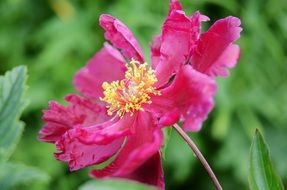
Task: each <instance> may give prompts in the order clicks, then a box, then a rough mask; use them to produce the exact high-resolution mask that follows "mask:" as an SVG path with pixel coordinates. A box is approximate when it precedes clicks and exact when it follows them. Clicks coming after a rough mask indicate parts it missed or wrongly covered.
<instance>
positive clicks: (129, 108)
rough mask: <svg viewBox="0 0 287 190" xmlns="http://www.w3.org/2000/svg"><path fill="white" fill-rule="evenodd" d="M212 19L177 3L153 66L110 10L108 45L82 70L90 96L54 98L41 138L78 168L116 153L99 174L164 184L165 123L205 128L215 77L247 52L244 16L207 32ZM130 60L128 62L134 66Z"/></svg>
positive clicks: (105, 21) (155, 46)
mask: <svg viewBox="0 0 287 190" xmlns="http://www.w3.org/2000/svg"><path fill="white" fill-rule="evenodd" d="M207 20H208V18H207V17H206V16H203V15H201V14H200V13H199V12H196V13H195V14H194V15H192V16H191V17H187V16H186V15H185V13H184V12H183V11H182V8H181V5H180V3H179V2H178V1H177V0H173V1H171V3H170V11H169V15H168V16H167V18H166V20H165V22H164V25H163V29H162V33H161V35H160V36H157V37H155V38H154V41H153V43H152V45H151V56H152V67H151V68H149V66H148V64H147V63H145V62H144V57H143V53H142V50H141V48H140V45H139V44H138V42H137V41H136V39H135V38H134V36H133V34H132V33H131V32H130V31H129V29H128V28H127V27H126V26H125V25H124V24H123V23H122V22H120V21H119V20H117V19H116V18H114V17H112V16H110V15H102V16H101V17H100V25H101V26H102V27H103V28H104V29H105V31H106V32H105V38H106V39H107V40H108V41H110V42H111V44H112V45H109V44H108V43H105V44H104V46H103V48H102V49H101V50H100V51H99V52H98V53H96V54H95V56H94V57H93V58H92V59H91V60H90V61H89V62H88V64H87V65H86V66H85V67H83V68H82V69H81V70H79V72H78V73H77V74H76V76H75V78H74V85H75V86H76V88H77V89H78V90H79V91H80V92H81V93H82V94H83V96H77V95H68V96H67V97H66V98H65V99H66V101H67V102H68V103H69V105H68V106H66V107H64V106H62V105H60V104H58V103H56V102H50V104H49V109H48V110H46V111H44V116H43V119H44V120H45V122H46V124H45V126H44V127H43V128H42V129H41V131H40V140H42V141H45V142H49V143H54V144H55V145H56V147H57V152H56V153H55V156H56V158H57V159H58V160H61V161H65V162H68V164H69V166H70V169H71V170H72V171H73V170H78V169H81V168H84V167H87V166H90V165H97V164H101V163H103V162H105V161H107V160H110V159H112V158H114V159H113V160H112V161H111V162H110V164H108V165H107V166H105V167H104V168H103V169H95V170H93V171H91V173H90V175H91V176H94V177H96V178H108V177H118V178H128V179H132V180H137V181H140V182H143V183H147V184H151V185H155V186H158V187H159V188H161V189H164V180H163V170H162V165H161V159H160V153H159V150H160V148H161V145H162V141H163V134H162V127H165V126H169V125H173V124H175V123H176V122H177V121H179V120H181V121H183V128H184V129H185V130H186V131H198V130H200V128H201V125H202V122H203V121H204V120H205V119H206V118H207V115H208V113H209V112H210V110H211V109H212V107H213V96H214V94H215V91H216V84H215V81H214V79H213V77H215V76H227V74H228V68H231V67H233V66H234V65H235V64H236V62H237V59H238V57H239V47H238V46H237V45H235V44H233V42H234V41H235V40H237V39H238V38H239V35H240V31H241V28H240V27H239V25H240V20H239V19H237V18H235V17H227V18H225V19H222V20H219V21H217V22H216V23H215V24H214V25H213V26H212V27H211V28H210V29H209V30H208V31H207V32H205V33H201V31H200V22H202V21H207ZM126 60H128V61H127V62H128V63H126Z"/></svg>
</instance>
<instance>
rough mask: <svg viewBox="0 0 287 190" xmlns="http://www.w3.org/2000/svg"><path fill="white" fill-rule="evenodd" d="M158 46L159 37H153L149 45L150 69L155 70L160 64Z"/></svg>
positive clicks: (159, 44) (159, 42)
mask: <svg viewBox="0 0 287 190" xmlns="http://www.w3.org/2000/svg"><path fill="white" fill-rule="evenodd" d="M160 46H161V36H155V37H154V38H153V40H152V43H151V45H150V51H151V65H152V68H156V67H157V65H158V63H159V62H160V55H161V54H160Z"/></svg>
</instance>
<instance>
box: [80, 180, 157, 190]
mask: <svg viewBox="0 0 287 190" xmlns="http://www.w3.org/2000/svg"><path fill="white" fill-rule="evenodd" d="M118 189H124V190H156V188H155V187H153V186H150V185H144V184H141V183H138V182H134V181H130V180H91V181H88V182H86V183H84V184H83V185H82V186H80V188H79V190H118Z"/></svg>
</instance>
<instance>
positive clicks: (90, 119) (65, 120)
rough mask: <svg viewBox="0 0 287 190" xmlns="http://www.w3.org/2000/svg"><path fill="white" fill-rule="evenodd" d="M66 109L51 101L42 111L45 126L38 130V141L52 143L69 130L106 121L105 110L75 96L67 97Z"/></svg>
mask: <svg viewBox="0 0 287 190" xmlns="http://www.w3.org/2000/svg"><path fill="white" fill-rule="evenodd" d="M65 100H66V101H67V102H68V103H69V105H68V106H67V107H65V106H62V105H60V104H59V103H57V102H54V101H51V102H50V103H49V109H48V110H45V111H44V115H43V120H44V121H45V122H46V124H45V126H44V127H43V128H42V129H41V130H40V132H39V134H40V137H39V139H40V140H41V141H45V142H51V143H54V142H55V141H57V140H59V139H60V137H61V136H62V135H63V134H64V133H65V132H66V131H67V130H69V129H71V128H73V127H75V126H81V127H86V126H89V125H95V124H97V123H101V122H103V121H106V120H107V118H108V116H107V115H106V108H105V107H103V106H100V105H98V104H95V103H93V102H91V101H90V100H89V99H86V98H83V97H79V96H77V95H68V96H66V97H65Z"/></svg>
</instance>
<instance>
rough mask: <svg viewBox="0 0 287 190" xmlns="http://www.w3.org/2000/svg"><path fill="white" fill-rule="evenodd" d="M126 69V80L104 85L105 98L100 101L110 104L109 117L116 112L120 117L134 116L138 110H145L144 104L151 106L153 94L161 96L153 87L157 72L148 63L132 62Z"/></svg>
mask: <svg viewBox="0 0 287 190" xmlns="http://www.w3.org/2000/svg"><path fill="white" fill-rule="evenodd" d="M126 68H127V71H126V72H125V79H123V80H121V81H118V80H117V81H113V82H111V83H107V82H104V83H103V84H102V87H103V89H104V97H103V98H100V100H102V101H104V102H106V103H108V106H107V108H108V115H112V114H113V113H114V112H116V113H117V114H118V115H119V116H120V117H123V116H124V115H125V113H130V115H133V114H134V112H135V111H137V110H141V111H143V110H144V109H143V108H142V104H144V103H147V104H151V97H150V95H151V94H154V95H160V92H159V91H158V90H156V89H155V88H154V87H153V85H154V83H156V82H157V79H156V76H155V72H154V70H152V69H151V68H149V67H148V64H147V63H143V64H140V63H139V62H138V61H135V60H132V61H131V62H130V63H129V64H126Z"/></svg>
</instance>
